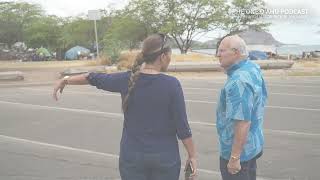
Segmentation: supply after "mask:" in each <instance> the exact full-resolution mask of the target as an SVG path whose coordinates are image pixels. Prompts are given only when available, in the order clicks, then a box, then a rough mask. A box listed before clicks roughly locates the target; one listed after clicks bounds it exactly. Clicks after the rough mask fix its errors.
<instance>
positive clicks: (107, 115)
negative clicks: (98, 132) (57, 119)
mask: <svg viewBox="0 0 320 180" xmlns="http://www.w3.org/2000/svg"><path fill="white" fill-rule="evenodd" d="M0 103H2V104H11V105H20V106H24V107H26V108H29V107H35V108H39V109H49V110H51V109H54V110H62V111H69V112H79V113H87V114H96V115H104V116H106V117H117V118H123V114H122V113H110V112H101V111H90V110H83V109H72V108H60V107H53V106H42V105H34V104H25V103H18V102H8V101H0ZM189 123H190V124H196V125H203V126H216V124H214V123H209V122H200V121H189ZM265 131H266V132H269V133H278V134H286V135H303V136H320V134H317V133H305V132H296V131H287V130H273V129H265Z"/></svg>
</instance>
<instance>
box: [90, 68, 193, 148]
mask: <svg viewBox="0 0 320 180" xmlns="http://www.w3.org/2000/svg"><path fill="white" fill-rule="evenodd" d="M129 77H130V72H121V73H112V74H104V73H90V74H89V76H88V78H87V79H88V81H89V83H90V84H91V85H93V86H96V87H97V88H98V89H103V90H106V91H110V92H118V93H120V94H121V97H122V99H123V98H124V97H125V95H126V94H127V92H128V80H129ZM128 107H129V108H128V111H126V112H125V113H124V123H123V131H122V138H121V151H122V153H124V152H145V153H158V152H169V153H179V149H178V141H177V137H178V138H179V139H185V138H188V137H191V130H190V127H189V124H188V120H187V114H186V107H185V101H184V96H183V92H182V88H181V84H180V82H179V80H177V79H176V78H175V77H172V76H168V75H165V74H144V73H140V76H139V79H138V80H137V81H136V84H135V87H134V89H133V92H132V93H131V96H130V99H129V105H128Z"/></svg>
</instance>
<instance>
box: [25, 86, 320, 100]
mask: <svg viewBox="0 0 320 180" xmlns="http://www.w3.org/2000/svg"><path fill="white" fill-rule="evenodd" d="M19 89H23V90H31V91H46V92H52V91H53V90H49V89H36V88H19ZM183 89H184V90H206V91H217V92H219V91H220V89H215V88H189V87H186V88H183ZM65 92H66V93H77V94H86V95H96V96H105V95H107V96H120V94H116V93H96V92H82V91H73V90H72V91H68V90H65ZM184 94H185V95H202V94H201V93H193V92H192V93H190V92H184ZM269 94H271V95H281V96H302V97H313V98H320V96H319V95H311V94H294V93H272V92H270V93H269Z"/></svg>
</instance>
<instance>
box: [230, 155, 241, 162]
mask: <svg viewBox="0 0 320 180" xmlns="http://www.w3.org/2000/svg"><path fill="white" fill-rule="evenodd" d="M230 159H232V160H234V161H237V160H239V159H240V157H239V156H238V157H237V156H232V155H231V157H230Z"/></svg>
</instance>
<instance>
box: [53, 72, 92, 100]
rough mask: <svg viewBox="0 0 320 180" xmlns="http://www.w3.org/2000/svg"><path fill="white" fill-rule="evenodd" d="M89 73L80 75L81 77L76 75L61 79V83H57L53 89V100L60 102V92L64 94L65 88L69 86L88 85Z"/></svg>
mask: <svg viewBox="0 0 320 180" xmlns="http://www.w3.org/2000/svg"><path fill="white" fill-rule="evenodd" d="M88 75H89V73H86V74H80V75H76V76H70V77H68V76H66V77H65V78H63V79H60V80H59V81H57V83H56V84H55V86H54V89H53V99H55V100H56V101H58V95H57V94H58V91H59V92H60V93H62V92H63V89H64V87H65V86H66V85H67V84H71V85H86V84H89V82H88V80H87V77H88Z"/></svg>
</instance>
